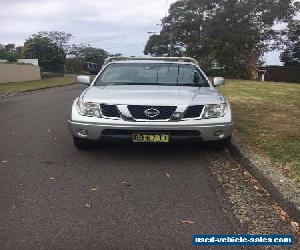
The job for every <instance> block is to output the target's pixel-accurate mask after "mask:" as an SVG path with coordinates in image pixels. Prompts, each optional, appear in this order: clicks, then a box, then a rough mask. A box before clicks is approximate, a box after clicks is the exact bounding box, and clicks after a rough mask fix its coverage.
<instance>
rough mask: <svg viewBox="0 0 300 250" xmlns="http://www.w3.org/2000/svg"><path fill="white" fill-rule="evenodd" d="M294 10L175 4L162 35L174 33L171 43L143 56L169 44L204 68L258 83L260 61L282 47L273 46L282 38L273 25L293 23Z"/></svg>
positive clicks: (248, 2) (286, 1)
mask: <svg viewBox="0 0 300 250" xmlns="http://www.w3.org/2000/svg"><path fill="white" fill-rule="evenodd" d="M296 10H297V8H296V6H295V5H293V1H292V0H281V1H277V0H226V1H224V0H185V1H184V0H181V1H177V2H175V3H174V4H172V5H171V7H170V10H169V15H168V16H167V17H166V18H164V19H163V21H162V24H163V29H162V31H161V33H160V36H161V37H164V36H165V35H166V34H167V33H170V32H171V34H172V39H171V40H172V44H170V43H168V41H167V40H165V39H162V38H158V37H157V38H156V40H155V41H156V43H153V42H152V43H151V42H150V46H148V48H147V50H145V53H148V52H151V54H153V55H158V54H160V53H162V51H161V48H162V46H163V44H165V43H166V42H167V43H168V47H171V50H172V51H174V53H183V54H184V55H187V56H193V57H196V58H197V59H198V60H199V61H200V63H204V68H209V67H211V66H212V65H214V64H217V65H220V66H221V67H226V68H227V69H228V70H229V71H230V72H231V73H232V74H233V75H235V76H238V77H243V78H255V77H256V69H257V63H258V61H259V59H260V57H261V56H262V55H263V53H264V52H266V51H268V50H269V49H270V48H271V46H273V47H274V46H278V45H277V44H275V43H273V42H272V41H274V40H275V41H277V40H278V36H279V35H280V32H278V31H276V30H275V29H274V24H275V22H287V21H289V20H291V19H292V18H293V16H294V15H295V13H296ZM150 39H153V38H151V37H150ZM150 39H149V41H150ZM147 45H149V44H148V43H147ZM164 46H165V45H164Z"/></svg>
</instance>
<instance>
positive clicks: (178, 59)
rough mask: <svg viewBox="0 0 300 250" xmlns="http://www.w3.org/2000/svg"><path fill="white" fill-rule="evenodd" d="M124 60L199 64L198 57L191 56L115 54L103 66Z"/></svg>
mask: <svg viewBox="0 0 300 250" xmlns="http://www.w3.org/2000/svg"><path fill="white" fill-rule="evenodd" d="M123 60H137V61H142V60H146V61H148V60H151V61H157V60H163V61H170V62H191V63H194V64H196V65H198V62H197V60H196V59H194V58H191V57H135V56H132V57H122V56H120V57H119V56H115V57H108V58H107V59H106V60H105V62H104V64H103V66H105V65H107V64H108V63H111V62H114V61H123Z"/></svg>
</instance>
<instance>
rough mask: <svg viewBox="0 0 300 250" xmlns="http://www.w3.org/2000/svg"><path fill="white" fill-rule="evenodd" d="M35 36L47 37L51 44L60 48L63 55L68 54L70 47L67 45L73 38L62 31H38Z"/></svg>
mask: <svg viewBox="0 0 300 250" xmlns="http://www.w3.org/2000/svg"><path fill="white" fill-rule="evenodd" d="M37 35H38V36H41V37H47V38H48V39H50V41H51V42H52V43H54V44H56V45H57V46H58V47H59V48H61V49H62V50H63V51H64V53H65V54H68V53H69V50H70V45H69V44H68V43H69V41H70V39H71V38H72V37H73V35H72V34H71V33H66V32H62V31H49V32H48V31H40V32H38V34H37Z"/></svg>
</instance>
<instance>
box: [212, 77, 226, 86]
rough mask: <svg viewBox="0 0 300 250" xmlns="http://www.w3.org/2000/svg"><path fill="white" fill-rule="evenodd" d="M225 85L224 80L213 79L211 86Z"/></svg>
mask: <svg viewBox="0 0 300 250" xmlns="http://www.w3.org/2000/svg"><path fill="white" fill-rule="evenodd" d="M224 84H225V79H224V78H223V77H214V79H213V85H214V86H220V85H224Z"/></svg>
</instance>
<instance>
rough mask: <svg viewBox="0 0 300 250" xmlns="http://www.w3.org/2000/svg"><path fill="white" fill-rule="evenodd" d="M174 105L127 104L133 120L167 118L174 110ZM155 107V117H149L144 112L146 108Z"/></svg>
mask: <svg viewBox="0 0 300 250" xmlns="http://www.w3.org/2000/svg"><path fill="white" fill-rule="evenodd" d="M176 108H177V107H176V106H141V105H128V110H129V112H130V113H131V115H132V117H133V118H134V119H135V120H168V119H170V118H171V116H172V115H173V113H174V112H175V110H176ZM149 109H155V110H158V111H159V115H157V116H156V117H149V116H147V115H146V114H145V111H146V110H149Z"/></svg>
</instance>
